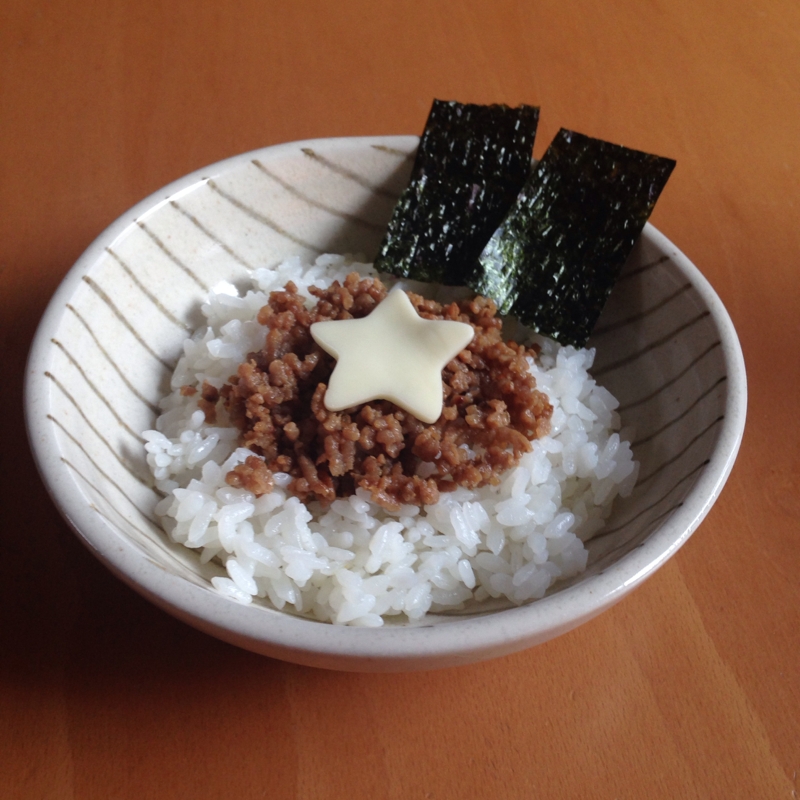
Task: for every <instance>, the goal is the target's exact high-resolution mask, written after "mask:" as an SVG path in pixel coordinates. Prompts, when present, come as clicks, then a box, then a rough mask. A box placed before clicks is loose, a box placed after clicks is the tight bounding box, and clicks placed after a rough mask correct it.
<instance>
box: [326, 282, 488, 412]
mask: <svg viewBox="0 0 800 800" xmlns="http://www.w3.org/2000/svg"><path fill="white" fill-rule="evenodd" d="M474 334H475V331H474V330H473V328H472V326H471V325H467V324H466V323H464V322H455V321H453V320H429V319H423V318H422V317H420V316H419V314H417V311H416V309H415V308H414V306H413V305H411V301H410V300H409V299H408V295H407V294H406V293H405V292H404V291H402V290H401V289H399V288H395V289H393V290H392V291H391V292H389V294H388V295H387V297H386V299H385V300H383V301H382V302H381V303H379V304H378V306H377V307H376V308H375V309H374V310H373V311H372V313H371V314H369V316H367V317H364V318H362V319H342V320H331V321H328V322H315V323H314V324H313V325H312V326H311V335H312V336H313V337H314V341H315V342H316V343H317V344H318V345H319V346H320V347H321V348H322V349H323V350H325V351H326V352H327V353H330V354H331V355H332V356H333V357H334V358H335V359H336V367H335V368H334V370H333V374H332V375H331V379H330V381H329V382H328V390H327V391H326V392H325V407H326V408H327V409H328V410H329V411H342V410H343V409H345V408H350V407H351V406H356V405H360V404H361V403H368V402H369V401H370V400H390V401H391V402H393V403H395V404H396V405H398V406H400V408H403V409H405V410H406V411H408V412H409V413H411V414H413V415H414V416H415V417H417V419H419V420H421V421H422V422H426V423H428V424H431V423H434V422H436V420H437V419H439V416H440V415H441V413H442V369H443V368H444V366H445V365H446V364H447V362H448V361H450V360H451V359H453V358H455V357H456V356H457V355H458V354H459V353H460V352H461V351H462V350H463V349H464V348H465V347H466V346H467V345H468V344H469V343H470V342H471V341H472V337H473V336H474Z"/></svg>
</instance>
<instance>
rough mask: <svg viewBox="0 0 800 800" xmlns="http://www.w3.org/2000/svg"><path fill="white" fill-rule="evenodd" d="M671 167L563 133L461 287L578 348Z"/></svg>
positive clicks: (666, 162)
mask: <svg viewBox="0 0 800 800" xmlns="http://www.w3.org/2000/svg"><path fill="white" fill-rule="evenodd" d="M674 166H675V162H674V161H673V160H672V159H668V158H661V157H659V156H653V155H649V154H648V153H643V152H640V151H638V150H630V149H628V148H626V147H622V146H620V145H616V144H611V143H609V142H604V141H601V140H600V139H592V138H590V137H588V136H584V135H582V134H579V133H574V132H572V131H567V130H564V129H562V130H561V131H559V133H558V135H557V136H556V138H555V139H554V140H553V143H552V144H551V145H550V147H549V148H548V149H547V152H546V153H545V155H544V157H543V158H542V160H541V161H540V162H539V163H538V164H537V165H536V167H535V168H534V170H533V172H532V173H531V176H530V178H529V180H528V182H527V183H526V184H525V186H524V188H523V190H522V192H521V193H520V196H519V198H518V199H517V202H516V203H515V204H514V206H513V207H512V209H511V211H510V212H509V214H508V216H507V217H506V218H505V220H503V223H502V225H501V227H500V228H499V230H498V231H497V232H496V233H495V235H494V236H493V237H492V238H491V240H490V241H489V243H488V244H487V246H486V249H485V250H484V251H483V253H482V254H481V256H480V265H479V268H477V269H475V270H474V271H473V272H472V274H470V275H467V276H466V284H467V285H468V286H469V287H470V288H472V289H474V290H475V291H476V292H478V293H479V294H483V295H485V296H487V297H491V298H492V299H493V300H494V301H495V302H496V303H497V305H498V308H499V309H500V312H501V313H503V314H514V315H515V316H517V317H518V318H519V319H520V320H521V321H522V322H524V323H525V324H527V325H530V326H531V327H533V328H534V329H535V330H537V331H538V332H539V333H541V334H543V335H545V336H549V337H551V338H553V339H556V340H557V341H558V342H560V343H561V344H573V345H576V346H578V347H583V346H584V345H585V344H586V340H587V339H588V338H589V334H590V333H591V331H592V328H593V327H594V325H595V323H596V322H597V318H598V317H599V316H600V312H601V311H602V309H603V306H604V305H605V302H606V299H607V298H608V295H609V294H610V292H611V289H612V287H613V286H614V283H615V282H616V280H617V278H618V276H619V272H620V270H621V269H622V265H623V264H624V262H625V259H626V258H627V257H628V254H629V253H630V251H631V249H632V248H633V245H634V243H635V241H636V239H637V237H638V236H639V234H640V233H641V231H642V228H643V227H644V224H645V222H646V221H647V218H648V217H649V216H650V212H651V211H652V210H653V206H654V205H655V203H656V200H657V199H658V196H659V194H660V193H661V190H662V189H663V188H664V185H665V184H666V182H667V179H668V178H669V176H670V173H671V172H672V169H673V167H674Z"/></svg>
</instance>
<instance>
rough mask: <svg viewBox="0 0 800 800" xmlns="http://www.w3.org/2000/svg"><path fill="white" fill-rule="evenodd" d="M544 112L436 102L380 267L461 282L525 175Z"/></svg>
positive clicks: (435, 280) (412, 275)
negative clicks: (540, 114) (540, 115)
mask: <svg viewBox="0 0 800 800" xmlns="http://www.w3.org/2000/svg"><path fill="white" fill-rule="evenodd" d="M538 120H539V109H538V108H535V107H533V106H525V105H522V106H519V107H518V108H509V107H508V106H504V105H490V106H480V105H473V104H461V103H455V102H447V101H442V100H434V101H433V106H432V107H431V112H430V115H429V116H428V121H427V123H426V125H425V131H424V132H423V134H422V137H421V138H420V143H419V148H418V149H417V155H416V158H415V161H414V167H413V170H412V172H411V181H410V183H409V185H408V187H407V188H406V190H405V191H404V192H403V194H402V195H401V196H400V199H399V200H398V202H397V206H396V207H395V210H394V213H393V215H392V218H391V220H390V222H389V226H388V229H387V232H386V235H385V237H384V239H383V242H382V244H381V247H380V250H379V253H378V256H377V258H376V259H375V267H376V269H377V270H378V271H380V272H389V273H392V274H394V275H398V276H401V277H405V278H414V279H416V280H422V281H428V282H432V283H444V284H450V285H463V283H464V278H463V275H464V270H465V268H467V267H469V266H472V265H473V264H475V263H477V260H478V256H479V255H480V253H481V251H482V250H483V248H484V246H485V245H486V243H487V242H488V241H489V238H490V237H491V235H492V234H493V233H494V232H495V230H496V229H497V227H498V225H499V224H500V223H501V221H502V220H503V218H504V217H505V215H506V213H507V212H508V210H509V208H510V207H511V205H512V204H513V202H514V200H515V199H516V197H517V195H518V194H519V191H520V189H521V188H522V186H523V184H524V183H525V181H526V180H527V178H528V176H529V174H530V168H531V155H532V150H533V141H534V138H535V136H536V126H537V123H538Z"/></svg>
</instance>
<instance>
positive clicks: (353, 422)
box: [201, 272, 552, 511]
mask: <svg viewBox="0 0 800 800" xmlns="http://www.w3.org/2000/svg"><path fill="white" fill-rule="evenodd" d="M309 291H310V293H311V294H312V295H313V296H314V297H315V298H316V300H317V302H316V305H315V306H314V307H313V308H311V309H309V308H307V306H306V303H305V301H304V298H303V297H302V296H301V295H300V294H299V293H298V292H297V287H296V286H295V285H294V284H293V283H291V282H290V283H288V284H287V285H286V287H285V288H284V289H283V290H282V291H277V292H271V293H270V296H269V301H268V303H267V305H265V306H264V307H263V308H262V309H261V310H260V311H259V313H258V317H257V319H258V322H259V323H260V324H262V325H264V326H266V327H267V328H268V331H267V334H266V338H265V342H264V347H263V348H262V349H261V350H260V351H259V352H256V353H251V354H250V355H249V357H248V359H247V361H245V362H244V363H243V364H241V365H240V366H239V369H238V372H237V374H236V375H234V376H232V377H231V378H230V382H229V383H227V384H225V385H224V386H223V387H222V389H220V390H219V393H218V394H217V392H216V390H215V389H213V387H210V386H205V385H204V386H203V388H202V391H201V404H202V405H201V407H202V409H203V411H204V412H205V415H206V419H207V420H209V421H213V419H214V418H215V417H214V415H215V408H216V403H217V401H218V399H221V400H222V402H223V403H224V406H225V408H226V410H227V412H228V414H229V416H230V418H231V420H232V421H233V422H234V423H235V424H236V425H237V426H238V427H239V429H240V430H241V432H242V434H241V437H242V443H243V445H244V446H245V447H249V448H250V449H251V450H253V452H254V453H256V454H257V455H258V456H261V458H257V457H255V456H251V457H249V458H248V459H247V460H246V461H245V463H244V464H241V465H239V466H238V467H236V468H234V469H233V470H232V471H231V472H229V473H228V475H227V477H226V480H227V482H228V484H230V485H231V486H235V487H243V488H246V489H248V491H252V492H253V493H254V494H256V495H260V494H264V493H265V492H268V491H270V490H271V489H272V475H273V474H274V473H275V472H286V473H289V474H290V475H291V476H292V482H291V484H290V486H289V491H290V492H291V493H292V494H294V495H296V496H297V497H299V498H300V499H301V500H302V501H303V502H308V501H311V500H319V501H320V502H322V503H323V504H328V503H330V502H332V501H333V500H334V499H335V498H336V497H346V496H348V495H351V494H353V493H354V492H355V490H356V489H357V488H362V489H366V490H367V491H369V492H370V495H371V498H372V500H373V501H374V502H376V503H378V504H380V505H381V506H383V507H384V508H386V509H388V510H395V511H396V510H398V509H399V508H400V507H401V505H402V504H413V505H427V504H430V503H435V502H436V501H437V500H438V499H439V493H440V492H442V491H450V490H452V489H454V488H455V487H456V486H457V485H461V486H466V487H468V488H470V489H472V488H477V487H479V486H484V485H486V484H497V483H498V482H499V480H500V475H502V473H503V472H505V471H506V470H507V469H509V468H510V467H513V466H516V465H517V464H518V463H519V460H520V458H521V457H522V454H523V453H526V452H528V451H529V450H530V449H531V444H530V442H531V440H533V439H536V438H538V437H540V436H543V435H545V434H546V433H547V432H548V430H549V425H550V416H551V414H552V407H551V406H550V404H549V402H548V400H547V397H546V396H545V395H544V394H542V393H541V392H539V391H538V390H537V389H536V382H535V379H534V378H533V376H532V375H531V374H530V370H529V362H528V359H529V358H531V357H535V356H536V355H538V353H537V351H536V350H535V349H531V348H526V347H524V346H522V345H519V344H516V343H515V342H503V340H502V336H501V327H502V322H501V320H499V319H498V318H497V316H496V314H497V308H496V306H495V304H494V303H493V302H492V301H491V300H487V299H486V298H483V297H476V298H474V299H471V300H462V301H458V302H452V303H449V304H447V305H441V304H439V303H437V302H435V301H433V300H428V299H425V298H423V297H421V296H420V295H417V294H414V293H412V292H409V293H408V296H409V298H410V300H411V303H412V305H413V306H414V308H415V309H416V310H417V312H418V313H419V314H420V316H422V317H424V318H425V319H445V320H456V321H459V322H466V323H468V324H470V325H472V327H473V328H474V329H475V336H474V338H473V340H472V342H470V344H469V345H468V346H467V348H466V349H465V350H462V352H461V353H459V355H458V356H457V357H456V358H454V359H453V360H452V361H450V363H449V364H447V365H446V366H445V368H444V370H443V371H442V387H443V392H444V408H443V411H442V415H441V417H440V418H439V419H438V420H437V421H436V422H435V423H434V424H432V425H426V424H425V423H423V422H420V421H419V420H418V419H417V418H416V417H414V416H413V415H411V414H409V413H408V412H406V411H403V410H402V409H400V408H399V407H398V406H396V405H394V404H393V403H390V402H388V401H382V400H379V401H373V402H370V403H366V404H364V405H361V406H356V407H354V408H349V409H346V410H344V411H337V412H332V411H329V410H328V409H327V408H325V404H324V397H325V390H326V388H327V383H328V380H329V378H330V375H331V372H332V371H333V368H334V366H335V363H336V362H335V360H334V359H333V358H332V357H331V356H329V355H328V354H327V353H325V352H324V351H323V350H322V349H321V348H320V347H319V346H318V345H317V344H316V342H314V340H313V339H312V337H311V334H310V332H309V328H310V326H311V325H312V324H313V323H315V322H322V321H325V320H340V319H353V318H360V317H365V316H367V315H368V314H369V313H370V312H371V311H372V310H373V309H374V308H375V306H376V305H377V304H378V303H379V302H381V300H383V299H384V298H385V297H386V294H387V290H386V287H385V286H384V285H383V283H381V281H380V280H378V279H377V278H362V277H361V276H359V275H358V274H357V273H355V272H354V273H351V274H350V275H348V277H347V278H346V279H345V281H344V283H343V284H340V283H339V282H338V281H337V282H335V283H334V284H333V285H332V286H331V287H330V288H328V289H320V288H317V287H311V288H310V289H309ZM256 462H257V463H256Z"/></svg>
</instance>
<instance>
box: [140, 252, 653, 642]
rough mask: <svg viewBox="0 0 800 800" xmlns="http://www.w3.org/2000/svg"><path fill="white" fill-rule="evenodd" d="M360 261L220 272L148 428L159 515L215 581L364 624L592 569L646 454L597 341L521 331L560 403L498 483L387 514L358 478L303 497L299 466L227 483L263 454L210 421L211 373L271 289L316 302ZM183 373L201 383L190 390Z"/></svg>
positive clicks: (525, 596)
mask: <svg viewBox="0 0 800 800" xmlns="http://www.w3.org/2000/svg"><path fill="white" fill-rule="evenodd" d="M353 271H357V272H359V273H360V274H362V275H375V272H374V271H373V269H372V267H371V265H369V264H363V263H358V262H356V261H353V260H352V259H350V258H349V257H344V256H330V255H326V256H320V257H319V258H318V259H317V260H316V262H315V263H314V264H308V263H303V262H302V261H301V260H300V259H299V258H297V257H296V258H292V259H290V260H288V261H287V262H285V263H284V264H282V265H281V266H279V267H277V268H276V269H271V270H267V269H261V270H257V271H256V272H254V273H253V276H252V279H253V289H252V290H250V291H248V292H247V294H246V295H245V296H244V297H239V296H238V295H237V294H236V292H235V289H234V287H232V286H222V287H217V290H216V291H215V292H213V293H212V294H211V295H210V297H209V300H208V302H207V303H206V304H205V305H203V307H202V310H203V313H204V314H205V316H206V319H207V326H205V327H203V328H201V329H200V330H198V331H197V332H196V333H195V335H194V336H193V337H192V338H191V339H188V340H187V341H186V342H185V344H184V355H183V356H182V357H181V359H180V361H179V363H178V366H177V367H176V369H175V373H174V375H173V377H172V384H171V385H172V392H171V394H169V395H168V396H167V397H166V398H164V400H163V401H162V403H161V407H162V409H163V413H162V415H161V416H160V417H159V418H158V419H157V421H156V428H157V430H153V431H147V432H145V434H144V437H145V439H146V441H147V443H146V445H145V448H146V450H147V461H148V464H149V465H150V467H151V469H152V471H153V475H154V477H155V479H156V485H157V487H158V488H159V489H160V490H161V491H163V492H164V493H165V495H166V496H165V498H164V499H163V500H162V501H161V502H160V503H159V504H158V505H157V507H156V513H157V514H158V515H159V516H160V517H161V519H162V520H163V524H164V528H165V530H166V531H167V532H168V533H169V535H170V536H171V538H172V539H173V540H174V541H176V542H179V543H181V544H184V545H185V546H187V547H189V548H193V549H196V550H198V551H199V554H200V559H201V561H202V562H204V563H206V562H209V561H212V560H214V561H215V562H219V563H220V564H221V565H223V566H224V571H225V574H224V575H219V576H216V577H213V578H212V579H211V582H212V584H213V585H214V587H215V588H216V589H217V591H219V592H221V593H222V594H224V595H226V596H228V597H230V598H232V599H234V600H238V601H239V602H242V603H249V602H251V601H252V600H253V598H264V599H265V601H268V602H269V603H270V604H271V605H273V606H274V607H275V608H278V609H284V608H286V609H287V610H292V611H294V612H295V613H300V614H304V615H308V616H311V617H313V618H315V619H319V620H324V621H330V622H334V623H337V624H349V625H360V626H369V627H375V626H379V625H382V624H383V623H384V619H385V618H386V617H390V616H396V617H398V616H399V618H400V619H402V618H403V617H402V616H401V615H405V617H406V618H408V619H410V620H419V619H421V618H422V617H423V616H424V615H425V614H426V613H428V612H429V611H430V612H441V611H447V610H452V609H460V608H463V607H464V604H465V603H468V602H471V601H473V600H475V601H481V600H486V599H487V598H490V597H493V598H507V599H508V600H510V601H511V602H512V603H516V604H521V603H524V602H527V601H529V600H533V599H538V598H541V597H542V596H544V594H545V592H546V591H547V590H548V588H549V587H550V586H551V585H552V584H553V583H554V582H555V581H557V580H559V579H563V578H569V577H572V576H574V575H576V574H578V573H580V572H581V571H583V570H584V569H585V568H586V561H587V556H588V553H587V550H586V548H585V546H584V544H583V543H584V542H585V541H587V540H588V539H589V538H590V537H591V536H593V535H594V534H595V533H597V532H598V531H599V530H600V529H601V528H602V527H603V525H604V520H605V519H606V517H607V516H608V514H609V512H610V509H611V504H612V502H613V500H614V497H616V495H618V494H620V495H622V496H625V495H627V494H629V493H630V492H631V491H632V489H633V486H634V484H635V482H636V477H637V474H638V464H637V463H636V462H635V461H634V460H633V457H632V453H631V449H630V445H629V444H628V442H627V441H626V440H625V438H624V437H623V438H621V437H620V434H619V433H617V432H616V431H617V430H618V429H619V417H618V415H617V413H616V411H615V409H616V408H617V406H618V402H617V401H616V400H615V399H614V397H613V396H612V395H611V394H610V393H609V392H608V391H606V390H605V389H603V388H602V387H601V386H598V385H597V384H596V383H595V381H594V380H593V379H592V378H591V377H590V376H589V373H588V370H589V368H590V367H591V365H592V361H593V359H594V350H591V349H589V350H587V349H580V350H578V349H575V348H574V347H561V346H560V345H557V344H556V343H555V342H552V341H551V340H548V339H543V338H542V337H536V336H531V335H530V334H529V333H527V332H524V331H519V330H517V333H518V334H519V333H524V335H526V336H527V338H528V340H531V341H536V342H538V343H539V345H540V346H541V348H542V352H541V356H540V358H539V360H538V362H537V363H534V362H533V360H532V359H531V362H530V366H531V370H532V372H533V374H534V375H535V377H536V381H537V386H538V388H539V389H540V390H541V391H543V392H545V393H546V394H547V395H548V397H549V398H550V402H551V403H552V405H553V409H554V410H553V416H552V420H551V431H550V435H549V436H546V437H544V438H541V439H538V440H536V441H534V442H533V443H532V451H531V452H530V453H526V454H525V455H524V456H523V457H522V460H521V462H520V464H519V466H518V467H516V468H515V469H512V470H509V471H508V472H507V473H506V474H505V475H504V477H503V480H502V482H501V483H500V485H498V486H486V487H483V488H480V489H477V490H468V489H465V488H463V487H459V488H458V489H457V490H456V491H454V492H450V493H447V494H443V495H442V496H441V499H440V501H439V502H438V503H436V504H435V505H432V506H424V507H422V508H418V507H416V506H403V507H402V508H401V509H400V510H399V511H397V512H389V511H387V510H385V509H383V508H381V507H380V506H378V505H376V504H374V503H372V502H370V499H369V498H370V495H369V493H368V492H366V491H364V490H362V489H359V490H358V491H357V492H356V494H355V495H353V496H351V497H349V498H343V499H337V500H335V501H334V502H333V503H332V504H331V506H330V507H329V508H327V509H325V508H322V507H321V506H320V504H319V503H316V502H314V503H309V504H308V506H306V505H304V504H303V503H302V502H301V501H300V500H299V499H298V498H296V497H292V496H289V495H288V494H287V492H286V491H285V489H286V487H287V485H288V484H289V483H290V481H291V478H290V476H288V475H285V474H281V473H278V474H276V475H275V488H274V490H273V491H272V492H270V493H268V494H265V495H263V496H261V497H258V498H256V497H255V496H254V495H253V494H252V493H250V492H248V491H246V490H245V489H234V488H232V487H231V486H229V485H228V484H227V483H226V482H225V476H226V474H227V473H228V472H229V471H230V470H231V469H232V468H233V467H234V466H236V465H237V464H240V463H242V462H243V461H244V460H245V458H247V457H248V456H250V455H252V452H251V451H250V450H247V449H245V448H241V447H237V439H238V436H239V430H238V428H236V427H234V426H232V425H230V424H228V421H227V419H226V417H225V413H224V411H220V412H218V415H217V421H216V422H215V424H213V425H210V424H207V423H206V421H205V414H204V412H203V411H202V410H200V409H199V408H198V399H199V398H200V392H199V390H200V389H201V387H202V385H203V383H204V382H205V381H207V382H208V383H209V384H211V385H213V386H215V387H217V388H220V387H222V385H223V384H224V383H225V382H227V381H228V379H229V377H230V376H231V375H233V374H235V373H236V369H237V367H238V365H239V364H240V363H241V362H242V361H244V360H245V359H246V358H247V355H248V353H250V352H253V351H255V350H259V349H260V348H261V346H262V344H263V339H264V335H265V330H266V329H265V328H264V327H263V326H261V325H259V324H258V322H256V321H255V317H256V314H257V313H258V310H259V309H260V308H261V307H262V306H263V305H264V304H265V303H266V301H267V296H268V294H269V292H270V291H275V290H279V289H282V288H283V287H284V286H285V285H286V283H287V282H288V281H290V280H291V281H293V282H294V283H295V285H296V286H297V287H298V290H299V291H300V293H301V294H303V296H305V297H307V298H308V300H309V304H311V303H312V301H313V298H311V296H310V295H309V294H308V291H307V288H308V287H309V286H311V285H316V286H321V287H328V286H330V284H331V283H333V281H334V280H339V281H344V278H345V277H346V276H347V274H348V273H349V272H353ZM410 288H414V289H415V290H417V291H419V286H418V285H416V284H415V285H414V286H413V287H410ZM187 385H189V386H194V387H196V388H197V389H198V392H197V393H196V394H194V395H192V396H186V395H184V394H182V393H181V387H183V386H187ZM220 409H221V405H220Z"/></svg>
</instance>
